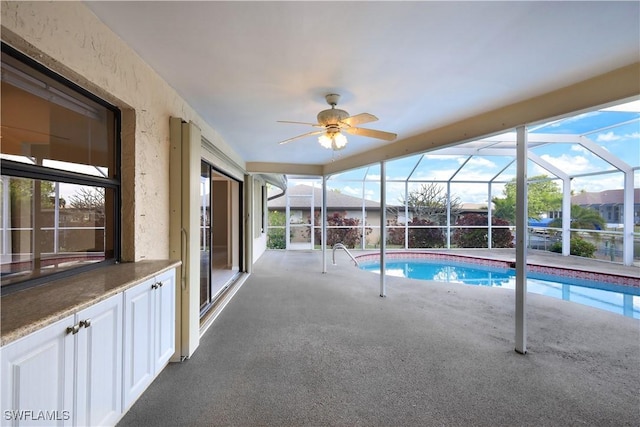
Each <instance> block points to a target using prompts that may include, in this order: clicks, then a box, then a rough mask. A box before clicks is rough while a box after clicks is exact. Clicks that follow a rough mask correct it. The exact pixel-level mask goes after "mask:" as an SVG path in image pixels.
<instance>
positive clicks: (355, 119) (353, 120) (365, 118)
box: [341, 113, 378, 126]
mask: <svg viewBox="0 0 640 427" xmlns="http://www.w3.org/2000/svg"><path fill="white" fill-rule="evenodd" d="M376 120H378V118H377V117H376V116H374V115H373V114H369V113H360V114H356V115H355V116H351V117H347V118H346V119H344V120H341V121H342V123H346V124H348V125H349V126H358V125H361V124H363V123H371V122H375V121H376Z"/></svg>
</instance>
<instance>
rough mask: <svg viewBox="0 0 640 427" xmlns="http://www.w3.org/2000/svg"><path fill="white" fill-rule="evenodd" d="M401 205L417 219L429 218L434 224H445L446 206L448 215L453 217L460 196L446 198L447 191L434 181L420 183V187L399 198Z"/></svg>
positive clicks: (456, 211)
mask: <svg viewBox="0 0 640 427" xmlns="http://www.w3.org/2000/svg"><path fill="white" fill-rule="evenodd" d="M399 202H400V205H401V207H399V208H396V209H397V210H399V209H404V206H405V204H406V206H407V207H408V208H409V211H410V212H411V213H413V216H414V217H415V218H418V219H424V220H429V221H430V222H432V223H434V224H446V222H447V206H449V212H450V215H451V216H452V217H453V216H455V214H457V213H458V211H459V210H460V198H459V197H457V196H451V197H450V199H449V198H447V191H446V189H445V188H444V187H442V186H441V185H438V184H436V183H434V182H432V183H429V184H422V185H421V186H420V188H418V189H416V190H412V191H410V192H409V194H407V198H406V200H405V198H404V196H402V197H400V199H399Z"/></svg>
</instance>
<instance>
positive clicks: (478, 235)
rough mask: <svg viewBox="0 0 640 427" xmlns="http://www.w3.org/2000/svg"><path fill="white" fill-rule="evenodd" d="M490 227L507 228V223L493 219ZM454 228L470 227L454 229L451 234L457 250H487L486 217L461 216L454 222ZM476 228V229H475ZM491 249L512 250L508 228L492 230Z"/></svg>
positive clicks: (511, 238) (477, 215) (479, 215)
mask: <svg viewBox="0 0 640 427" xmlns="http://www.w3.org/2000/svg"><path fill="white" fill-rule="evenodd" d="M491 224H492V225H497V226H507V225H509V222H508V221H506V220H504V219H500V218H496V217H493V218H492V219H491ZM456 226H471V227H468V228H456V230H455V231H454V233H453V238H452V240H453V243H454V244H455V245H456V246H458V247H459V248H487V247H488V246H489V245H488V241H489V231H488V229H487V217H486V216H484V215H481V214H475V213H471V214H466V215H462V216H461V217H460V218H458V220H457V221H456ZM477 226H478V227H477ZM491 247H492V248H512V247H513V236H512V235H511V231H510V230H509V229H508V228H493V229H492V230H491Z"/></svg>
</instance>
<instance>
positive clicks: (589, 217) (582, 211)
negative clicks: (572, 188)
mask: <svg viewBox="0 0 640 427" xmlns="http://www.w3.org/2000/svg"><path fill="white" fill-rule="evenodd" d="M605 226H606V222H605V220H604V218H602V216H600V213H599V212H598V211H595V210H593V209H589V208H585V207H582V206H580V205H571V224H570V226H569V227H570V228H575V229H580V230H602V229H604V228H605ZM549 227H556V228H560V227H562V219H561V218H556V219H554V220H553V221H551V222H550V223H549Z"/></svg>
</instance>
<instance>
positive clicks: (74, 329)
mask: <svg viewBox="0 0 640 427" xmlns="http://www.w3.org/2000/svg"><path fill="white" fill-rule="evenodd" d="M79 330H80V324H77V325H73V326H67V335H68V334H73V335H75V334H77V333H78V331H79Z"/></svg>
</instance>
